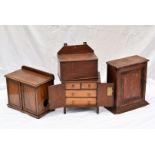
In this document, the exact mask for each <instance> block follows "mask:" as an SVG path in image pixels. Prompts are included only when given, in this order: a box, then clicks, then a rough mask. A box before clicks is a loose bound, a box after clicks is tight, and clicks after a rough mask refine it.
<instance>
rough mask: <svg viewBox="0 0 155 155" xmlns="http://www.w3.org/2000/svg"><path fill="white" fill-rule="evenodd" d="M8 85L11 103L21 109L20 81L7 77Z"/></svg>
mask: <svg viewBox="0 0 155 155" xmlns="http://www.w3.org/2000/svg"><path fill="white" fill-rule="evenodd" d="M7 87H8V89H7V90H8V100H9V105H11V106H14V107H16V108H17V109H20V110H21V109H22V100H21V86H20V83H19V82H17V81H14V80H11V79H7Z"/></svg>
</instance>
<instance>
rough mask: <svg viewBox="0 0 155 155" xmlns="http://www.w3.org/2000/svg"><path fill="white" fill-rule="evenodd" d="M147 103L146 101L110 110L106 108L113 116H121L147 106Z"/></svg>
mask: <svg viewBox="0 0 155 155" xmlns="http://www.w3.org/2000/svg"><path fill="white" fill-rule="evenodd" d="M148 104H149V103H148V102H147V101H144V102H136V103H134V104H127V105H125V106H120V107H111V108H106V109H108V110H109V111H111V112H112V113H114V114H121V113H124V112H128V111H130V110H134V109H137V108H140V107H143V106H146V105H148Z"/></svg>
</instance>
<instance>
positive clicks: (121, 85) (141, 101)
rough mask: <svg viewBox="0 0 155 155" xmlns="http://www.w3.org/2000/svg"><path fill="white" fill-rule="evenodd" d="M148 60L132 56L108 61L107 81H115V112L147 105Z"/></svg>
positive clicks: (112, 109)
mask: <svg viewBox="0 0 155 155" xmlns="http://www.w3.org/2000/svg"><path fill="white" fill-rule="evenodd" d="M147 62H148V60H147V59H145V58H143V57H140V56H137V55H135V56H131V57H126V58H122V59H117V60H112V61H108V62H107V70H108V74H107V81H108V82H112V83H114V107H112V108H108V109H109V110H110V111H112V112H113V113H122V112H125V111H129V110H132V109H135V108H138V107H142V106H145V105H147V104H148V103H147V102H146V101H145V89H146V75H147Z"/></svg>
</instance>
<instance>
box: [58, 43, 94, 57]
mask: <svg viewBox="0 0 155 155" xmlns="http://www.w3.org/2000/svg"><path fill="white" fill-rule="evenodd" d="M73 52H74V54H79V53H82V54H83V53H93V52H94V50H93V49H92V48H91V47H90V46H89V45H87V42H83V45H67V43H65V44H64V46H63V47H62V48H61V49H60V50H59V51H58V55H61V54H73Z"/></svg>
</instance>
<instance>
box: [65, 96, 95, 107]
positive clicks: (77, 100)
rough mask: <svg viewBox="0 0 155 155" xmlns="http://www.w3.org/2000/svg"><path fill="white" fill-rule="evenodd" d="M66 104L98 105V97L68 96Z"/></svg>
mask: <svg viewBox="0 0 155 155" xmlns="http://www.w3.org/2000/svg"><path fill="white" fill-rule="evenodd" d="M66 105H96V98H66Z"/></svg>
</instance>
